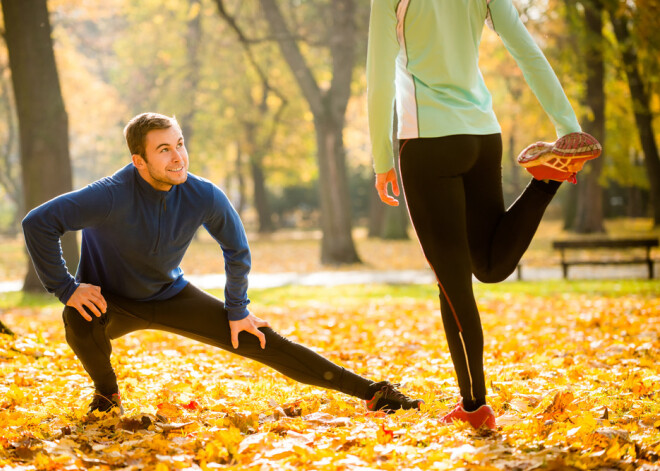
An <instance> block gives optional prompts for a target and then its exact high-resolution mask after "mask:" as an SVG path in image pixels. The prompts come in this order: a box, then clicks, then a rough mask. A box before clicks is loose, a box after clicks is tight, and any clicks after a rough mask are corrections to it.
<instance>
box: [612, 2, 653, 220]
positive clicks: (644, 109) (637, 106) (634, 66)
mask: <svg viewBox="0 0 660 471" xmlns="http://www.w3.org/2000/svg"><path fill="white" fill-rule="evenodd" d="M610 18H611V20H612V25H613V26H614V34H615V35H616V39H617V41H618V43H619V49H620V50H621V56H622V58H623V65H624V67H625V71H626V76H627V77H628V87H629V88H630V95H631V96H632V101H633V112H634V113H635V122H636V123H637V130H638V131H639V139H640V141H641V144H642V150H643V151H644V165H645V166H646V173H647V175H648V179H649V184H650V189H651V207H652V210H653V225H654V226H655V227H660V157H658V146H657V143H656V141H655V136H654V134H653V114H652V113H651V106H650V100H649V95H648V93H647V92H646V89H645V87H644V82H643V81H642V77H641V75H640V73H639V65H638V60H637V51H636V50H635V48H634V46H633V43H632V39H631V37H630V30H629V28H628V24H627V22H626V20H625V19H624V18H621V17H617V16H616V12H613V11H610Z"/></svg>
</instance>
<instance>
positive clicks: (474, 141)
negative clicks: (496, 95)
mask: <svg viewBox="0 0 660 471" xmlns="http://www.w3.org/2000/svg"><path fill="white" fill-rule="evenodd" d="M484 20H486V21H487V23H488V24H489V25H490V26H491V27H492V28H493V29H494V30H495V32H496V33H497V34H498V35H499V36H500V38H501V39H502V41H503V43H504V45H505V47H506V48H507V49H508V50H509V52H510V53H511V54H512V55H513V57H514V58H515V60H516V62H517V64H518V66H519V67H520V68H521V70H522V72H523V75H524V76H525V79H526V81H527V83H528V84H529V85H530V87H531V88H532V90H533V91H534V93H535V95H536V96H537V98H538V100H539V101H540V103H541V105H542V106H543V108H544V110H545V111H546V113H547V114H548V116H549V117H550V119H551V120H552V122H553V124H554V126H555V128H556V131H557V135H558V136H570V139H568V138H567V139H563V140H562V139H560V140H559V141H557V145H555V147H553V145H552V144H542V143H537V144H536V145H534V146H530V148H531V149H530V152H529V153H528V155H525V159H524V160H525V165H526V167H527V166H530V164H531V162H532V161H535V162H534V163H538V164H540V165H538V168H540V169H543V168H545V169H546V170H548V171H541V172H538V174H539V175H542V178H546V180H540V179H536V178H534V179H532V181H531V182H530V183H529V185H528V186H527V188H526V189H525V191H524V192H523V193H522V195H521V196H520V197H519V198H518V200H517V201H516V202H515V203H514V204H513V205H512V206H511V207H510V208H509V209H508V210H506V209H505V208H504V202H503V196H502V183H501V179H502V175H501V159H502V139H501V135H500V132H501V130H500V126H499V124H498V122H497V119H496V117H495V114H494V112H493V109H492V102H491V96H490V93H489V92H488V90H487V88H486V85H485V83H484V81H483V78H482V76H481V72H480V71H479V68H478V48H479V43H480V41H481V34H482V31H483V24H484ZM367 83H368V108H369V110H368V111H369V127H370V135H371V142H372V146H373V156H374V169H375V172H376V189H377V190H378V193H379V195H380V198H381V199H382V200H383V202H385V203H387V204H389V205H392V206H396V205H398V201H397V200H396V199H395V198H394V197H392V196H391V195H390V194H389V193H388V184H389V185H391V187H392V191H393V193H394V195H395V196H398V195H399V188H398V185H397V180H396V178H397V175H396V170H395V169H394V165H393V159H392V143H391V139H390V135H391V128H392V121H393V102H394V101H395V98H396V112H397V116H398V123H399V125H398V134H397V135H398V138H399V139H400V152H399V159H400V160H399V162H400V169H401V180H402V183H403V188H404V191H405V195H406V201H407V204H408V211H409V213H410V218H411V220H412V223H413V226H414V227H415V231H416V232H417V236H418V238H419V241H420V244H421V246H422V249H423V251H424V254H425V256H426V258H427V260H428V262H429V264H430V265H431V267H432V268H433V270H434V272H435V274H436V277H437V279H438V286H439V295H440V307H441V312H442V319H443V324H444V327H445V332H446V335H447V341H448V344H449V349H450V352H451V357H452V360H453V362H454V368H455V370H456V375H457V378H458V384H459V388H460V393H461V396H462V398H461V400H460V402H459V403H458V405H457V406H456V407H455V408H454V409H453V410H452V411H451V412H450V413H449V414H447V415H446V416H445V417H443V421H444V422H446V423H450V422H453V421H455V420H462V421H467V422H469V423H470V424H472V425H473V426H474V427H475V428H479V427H481V426H484V425H485V426H487V427H489V428H491V429H494V428H495V414H494V412H493V410H492V409H491V407H490V406H488V405H487V404H486V384H485V380H484V372H483V332H482V328H481V321H480V318H479V312H478V310H477V305H476V302H475V299H474V295H473V291H472V275H473V274H474V275H475V276H476V277H477V278H478V279H479V280H481V281H484V282H499V281H502V280H504V279H506V278H507V277H508V275H510V274H511V273H512V272H513V270H514V269H515V268H516V266H517V264H518V262H519V260H520V258H521V257H522V255H523V253H524V252H525V250H526V249H527V247H528V245H529V243H530V241H531V239H532V237H533V235H534V233H535V231H536V229H537V227H538V225H539V223H540V221H541V218H542V216H543V213H544V211H545V208H546V207H547V205H548V204H549V203H550V201H551V200H552V198H553V196H554V195H555V193H556V192H557V189H558V188H559V186H560V184H561V181H562V180H571V181H573V180H574V178H575V172H576V171H577V170H579V168H581V165H571V161H572V160H575V163H577V162H578V161H579V162H581V163H582V162H583V161H584V159H585V158H593V157H595V156H597V155H594V153H592V154H591V155H589V156H587V157H584V156H583V155H582V156H581V158H575V157H574V154H577V153H579V152H580V151H581V150H583V149H581V148H580V147H581V146H582V144H584V139H583V138H585V137H590V136H588V135H585V134H584V133H581V129H580V125H579V124H578V122H577V118H576V116H575V113H574V111H573V109H572V108H571V105H570V103H569V101H568V99H567V98H566V95H565V94H564V92H563V91H562V88H561V85H560V84H559V81H558V80H557V77H556V76H555V74H554V72H553V71H552V68H551V67H550V64H549V63H548V61H547V60H546V59H545V57H544V56H543V53H542V52H541V50H540V49H539V48H538V46H537V45H536V44H535V43H534V41H533V39H532V37H531V36H530V34H529V32H528V31H527V30H526V29H525V27H524V25H523V24H522V22H521V21H520V18H519V17H518V13H517V11H516V9H515V8H514V6H513V5H512V3H511V0H492V1H488V2H487V1H486V0H373V1H372V6H371V19H370V27H369V51H368V58H367ZM576 133H577V134H576ZM596 144H597V143H596ZM558 147H561V148H562V149H561V152H559V150H558V149H557V148H558ZM553 150H556V151H557V153H553ZM548 156H551V157H552V161H553V165H554V166H555V167H557V165H556V164H557V163H558V162H559V164H561V165H560V166H562V165H563V166H564V167H568V168H569V170H570V171H555V170H552V169H551V168H550V167H549V164H548V165H546V163H545V162H546V158H547V157H548ZM578 167H579V168H578ZM530 168H531V167H530ZM528 170H529V168H528ZM536 170H538V169H536ZM564 170H565V169H564ZM530 172H531V173H532V174H533V175H536V173H535V172H532V171H531V170H530ZM548 178H553V179H552V180H551V179H548Z"/></svg>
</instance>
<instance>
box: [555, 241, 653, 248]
mask: <svg viewBox="0 0 660 471" xmlns="http://www.w3.org/2000/svg"><path fill="white" fill-rule="evenodd" d="M552 246H553V247H554V248H556V249H562V248H564V249H578V248H625V247H630V248H634V247H657V246H658V239H587V240H556V241H554V242H553V243H552Z"/></svg>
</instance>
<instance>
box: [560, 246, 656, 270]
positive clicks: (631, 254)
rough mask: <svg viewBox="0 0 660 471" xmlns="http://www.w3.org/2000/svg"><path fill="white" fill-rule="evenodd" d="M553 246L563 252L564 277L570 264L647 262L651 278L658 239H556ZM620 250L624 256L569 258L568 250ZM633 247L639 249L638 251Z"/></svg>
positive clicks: (630, 263)
mask: <svg viewBox="0 0 660 471" xmlns="http://www.w3.org/2000/svg"><path fill="white" fill-rule="evenodd" d="M552 246H553V248H555V249H557V250H559V252H560V254H561V267H562V271H563V273H564V278H568V267H569V266H570V265H633V264H643V263H645V264H646V265H647V267H648V269H649V280H651V279H653V262H654V261H653V259H652V258H651V248H652V247H657V246H658V239H656V238H649V239H582V240H577V239H575V240H556V241H554V242H553V243H552ZM601 249H605V250H619V253H620V254H621V253H622V252H623V251H625V252H623V256H620V257H616V258H614V257H606V258H602V257H601V258H593V257H592V258H589V259H585V258H581V257H580V258H570V259H569V258H567V252H569V251H575V250H589V251H593V250H601ZM632 249H639V250H637V251H636V252H635V251H633V250H632ZM641 249H646V250H645V253H646V256H645V257H641V256H640V250H641Z"/></svg>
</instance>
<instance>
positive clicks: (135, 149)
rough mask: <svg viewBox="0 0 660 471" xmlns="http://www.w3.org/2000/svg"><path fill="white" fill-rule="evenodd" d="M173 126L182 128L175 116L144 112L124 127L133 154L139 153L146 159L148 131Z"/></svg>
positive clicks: (129, 148) (127, 142)
mask: <svg viewBox="0 0 660 471" xmlns="http://www.w3.org/2000/svg"><path fill="white" fill-rule="evenodd" d="M172 126H175V127H177V128H179V129H181V126H179V123H178V122H177V120H176V118H175V117H174V116H172V117H171V118H170V117H169V116H165V115H162V114H159V113H142V114H139V115H137V116H135V117H134V118H132V119H131V120H130V121H129V122H128V124H127V125H126V127H125V128H124V137H125V138H126V144H128V150H129V151H130V152H131V155H132V154H137V155H139V156H140V157H142V158H143V159H145V160H146V159H147V157H146V152H145V148H144V146H145V141H146V138H147V133H148V132H149V131H151V130H153V129H168V128H171V127H172Z"/></svg>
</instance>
